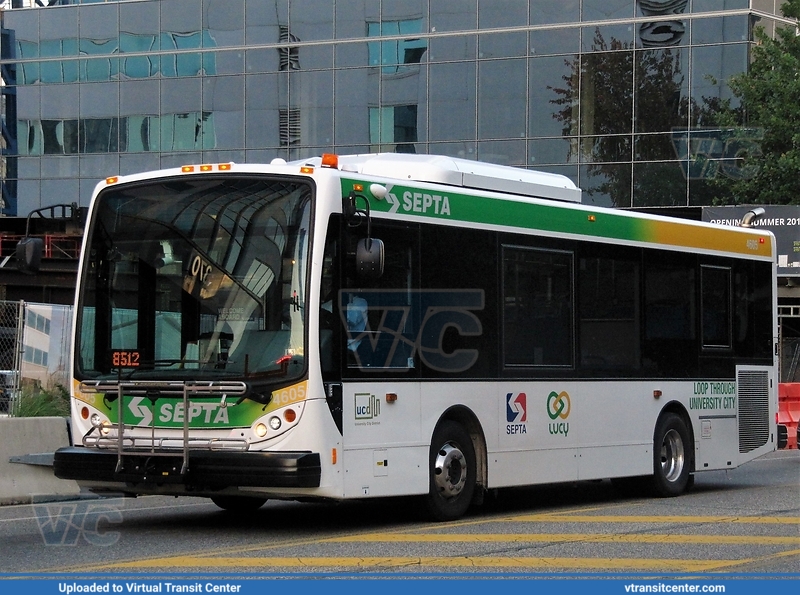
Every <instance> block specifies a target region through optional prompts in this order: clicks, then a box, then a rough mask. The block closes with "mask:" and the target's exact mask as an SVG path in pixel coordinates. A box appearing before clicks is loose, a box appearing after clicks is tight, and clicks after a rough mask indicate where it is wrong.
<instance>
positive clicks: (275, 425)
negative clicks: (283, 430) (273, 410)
mask: <svg viewBox="0 0 800 595" xmlns="http://www.w3.org/2000/svg"><path fill="white" fill-rule="evenodd" d="M269 427H270V428H272V429H273V430H279V429H280V427H281V418H280V417H277V416H274V417H270V418H269Z"/></svg>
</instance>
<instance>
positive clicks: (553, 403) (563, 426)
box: [547, 390, 572, 438]
mask: <svg viewBox="0 0 800 595" xmlns="http://www.w3.org/2000/svg"><path fill="white" fill-rule="evenodd" d="M571 410H572V405H571V403H570V400H569V394H568V393H567V391H563V390H562V391H561V392H560V393H557V392H556V391H552V392H551V393H550V394H549V395H547V415H548V417H549V418H550V419H552V420H553V423H551V424H550V426H549V430H550V433H551V434H553V435H557V434H563V435H564V437H565V438H566V436H567V434H568V433H569V423H568V422H566V421H556V420H558V419H559V418H561V419H564V420H565V419H567V418H568V417H569V413H570V411H571Z"/></svg>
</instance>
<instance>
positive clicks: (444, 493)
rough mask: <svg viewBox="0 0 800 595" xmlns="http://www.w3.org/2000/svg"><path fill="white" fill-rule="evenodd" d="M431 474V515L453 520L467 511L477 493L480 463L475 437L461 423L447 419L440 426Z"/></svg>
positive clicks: (431, 464) (443, 519)
mask: <svg viewBox="0 0 800 595" xmlns="http://www.w3.org/2000/svg"><path fill="white" fill-rule="evenodd" d="M428 474H429V478H430V483H429V491H428V496H427V497H426V504H427V508H428V513H429V514H430V516H431V518H433V519H434V520H437V521H452V520H455V519H457V518H459V517H461V516H462V515H463V514H464V513H465V512H467V509H468V508H469V505H470V503H471V502H472V495H473V494H474V492H475V479H476V474H477V466H476V461H475V447H474V446H473V444H472V438H470V436H469V434H468V433H467V431H466V430H465V429H464V428H463V427H462V426H461V424H459V423H457V422H454V421H449V420H447V421H443V422H442V423H440V424H439V425H438V426H437V428H436V431H435V432H434V433H433V439H432V440H431V451H430V457H429V465H428Z"/></svg>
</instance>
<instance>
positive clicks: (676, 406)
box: [656, 401, 695, 473]
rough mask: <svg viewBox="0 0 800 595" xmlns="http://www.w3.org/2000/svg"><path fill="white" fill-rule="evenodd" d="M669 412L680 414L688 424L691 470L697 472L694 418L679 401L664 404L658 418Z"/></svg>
mask: <svg viewBox="0 0 800 595" xmlns="http://www.w3.org/2000/svg"><path fill="white" fill-rule="evenodd" d="M667 413H674V414H675V415H678V416H680V418H681V419H683V423H685V424H686V429H687V430H688V432H689V445H691V448H690V449H689V453H688V454H689V471H690V472H691V473H694V472H695V468H694V465H695V461H694V450H695V446H694V428H693V427H692V420H691V418H690V417H689V412H688V411H686V408H685V407H684V406H683V404H681V403H679V402H678V401H671V402H669V403H667V404H666V405H665V406H664V408H663V409H662V410H661V413H659V415H658V419H661V417H662V416H663V415H665V414H667ZM656 423H658V422H656Z"/></svg>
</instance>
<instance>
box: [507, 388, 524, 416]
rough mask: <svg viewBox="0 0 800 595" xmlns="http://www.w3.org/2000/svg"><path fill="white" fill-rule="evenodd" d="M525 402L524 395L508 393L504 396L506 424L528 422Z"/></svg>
mask: <svg viewBox="0 0 800 595" xmlns="http://www.w3.org/2000/svg"><path fill="white" fill-rule="evenodd" d="M527 400H528V399H527V397H526V396H525V393H508V394H507V395H506V421H507V422H508V423H525V422H526V421H528V405H527Z"/></svg>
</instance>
